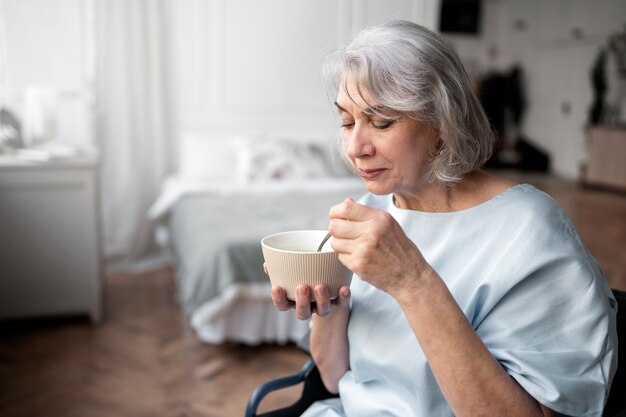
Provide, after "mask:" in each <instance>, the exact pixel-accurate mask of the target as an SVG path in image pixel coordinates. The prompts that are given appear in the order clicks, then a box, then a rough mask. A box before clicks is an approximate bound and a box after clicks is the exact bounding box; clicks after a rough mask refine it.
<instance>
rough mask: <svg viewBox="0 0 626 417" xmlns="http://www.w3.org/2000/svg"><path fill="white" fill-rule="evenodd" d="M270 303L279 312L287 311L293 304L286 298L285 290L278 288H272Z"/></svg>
mask: <svg viewBox="0 0 626 417" xmlns="http://www.w3.org/2000/svg"><path fill="white" fill-rule="evenodd" d="M272 301H273V302H274V307H276V309H278V310H279V311H287V310H290V309H292V308H294V302H293V301H290V300H289V299H288V298H287V294H286V293H285V290H284V289H283V288H282V287H279V286H274V287H272Z"/></svg>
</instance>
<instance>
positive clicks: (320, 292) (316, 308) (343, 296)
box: [263, 264, 350, 320]
mask: <svg viewBox="0 0 626 417" xmlns="http://www.w3.org/2000/svg"><path fill="white" fill-rule="evenodd" d="M263 270H264V271H265V273H266V274H267V266H266V265H265V264H263ZM311 291H315V302H311V295H312V293H311ZM272 301H273V302H274V306H275V307H276V308H277V309H278V310H280V311H287V310H291V309H295V311H296V317H297V318H298V319H300V320H308V319H310V318H311V315H312V314H313V313H316V314H317V315H318V316H320V317H328V316H329V315H330V314H331V313H332V312H333V311H334V310H336V309H346V308H350V288H348V287H347V286H342V287H341V288H339V294H338V295H337V298H335V299H334V300H331V299H330V293H329V291H328V287H327V286H326V285H325V284H318V285H316V286H315V288H313V289H311V287H309V286H308V285H306V284H300V285H298V286H297V287H296V299H295V301H294V300H290V299H288V298H287V294H286V292H285V289H284V288H282V287H280V286H277V285H275V286H273V287H272Z"/></svg>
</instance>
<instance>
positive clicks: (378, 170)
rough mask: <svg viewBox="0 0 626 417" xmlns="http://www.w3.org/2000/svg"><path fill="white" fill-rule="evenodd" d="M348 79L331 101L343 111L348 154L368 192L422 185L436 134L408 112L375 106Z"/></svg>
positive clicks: (396, 191)
mask: <svg viewBox="0 0 626 417" xmlns="http://www.w3.org/2000/svg"><path fill="white" fill-rule="evenodd" d="M348 81H349V82H348V83H347V84H344V85H346V86H347V91H345V90H344V89H340V90H339V94H338V95H337V101H336V103H335V104H336V106H337V109H338V110H339V113H340V115H341V121H342V130H343V146H344V151H345V153H346V155H347V157H348V159H349V160H350V162H351V163H352V165H353V166H354V167H355V169H356V170H357V171H358V173H359V174H360V175H361V178H363V180H364V181H365V184H366V186H367V189H368V191H369V192H371V193H373V194H378V195H384V194H390V193H394V194H396V195H397V196H401V195H407V196H410V195H412V194H414V193H415V192H416V191H417V190H418V189H419V188H420V186H422V185H423V184H424V175H425V173H426V172H427V169H428V163H429V160H430V155H432V152H433V149H434V148H435V147H436V146H437V145H438V142H439V135H438V134H437V132H435V131H433V130H432V129H430V128H429V127H428V126H427V125H426V124H425V123H423V122H420V121H418V120H415V119H413V118H411V117H409V116H407V115H397V114H393V113H391V112H389V110H386V109H384V108H377V107H376V106H377V103H376V102H374V101H373V100H371V98H370V97H369V95H368V94H367V92H366V91H361V93H359V92H358V91H357V86H356V84H354V83H353V82H350V80H348ZM361 95H363V97H362V96H361ZM374 109H376V112H374ZM377 113H378V114H377Z"/></svg>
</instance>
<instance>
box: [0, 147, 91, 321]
mask: <svg viewBox="0 0 626 417" xmlns="http://www.w3.org/2000/svg"><path fill="white" fill-rule="evenodd" d="M99 240H100V238H99V216H98V209H97V164H96V162H95V161H94V160H93V159H76V160H64V161H62V162H56V161H55V162H46V163H28V162H23V161H20V160H17V159H16V158H11V157H6V156H5V157H0V319H6V318H19V317H35V316H44V315H46V316H49V315H65V314H82V313H87V314H88V315H89V317H90V318H91V319H92V321H94V322H96V321H98V320H99V319H100V318H101V311H102V274H101V265H100V241H99Z"/></svg>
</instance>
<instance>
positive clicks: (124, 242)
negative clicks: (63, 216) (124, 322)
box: [95, 0, 172, 265]
mask: <svg viewBox="0 0 626 417" xmlns="http://www.w3.org/2000/svg"><path fill="white" fill-rule="evenodd" d="M96 4H97V7H96V13H95V14H96V27H97V45H96V51H97V52H96V53H97V62H98V64H97V71H96V72H97V77H96V78H97V87H96V88H97V95H96V97H97V135H98V143H99V146H100V149H101V155H102V162H101V171H100V184H101V209H102V220H103V234H104V248H105V253H106V256H107V259H108V260H109V261H112V260H114V261H116V262H117V264H118V265H119V264H120V263H121V264H128V263H129V262H130V263H131V264H132V262H134V261H138V260H141V259H143V258H145V257H146V256H147V255H149V254H150V252H151V250H152V249H153V247H154V246H153V244H152V242H153V238H152V234H153V231H152V227H151V224H150V222H149V221H148V219H147V217H146V212H147V210H148V208H149V206H150V205H151V203H153V202H154V200H155V199H156V197H157V194H158V191H159V187H160V184H161V181H162V180H163V178H164V176H165V175H166V174H167V173H168V171H169V169H170V162H171V161H170V159H171V157H170V155H171V152H170V150H171V148H172V146H171V142H172V135H171V134H170V126H171V120H170V118H171V116H170V112H169V111H168V107H169V100H168V96H169V94H168V88H167V84H168V83H167V76H166V75H167V71H166V66H167V65H166V62H167V60H166V55H167V54H166V50H167V47H166V46H167V38H166V36H165V34H166V27H165V26H166V24H165V21H164V16H165V4H164V1H162V0H132V1H128V0H96Z"/></svg>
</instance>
